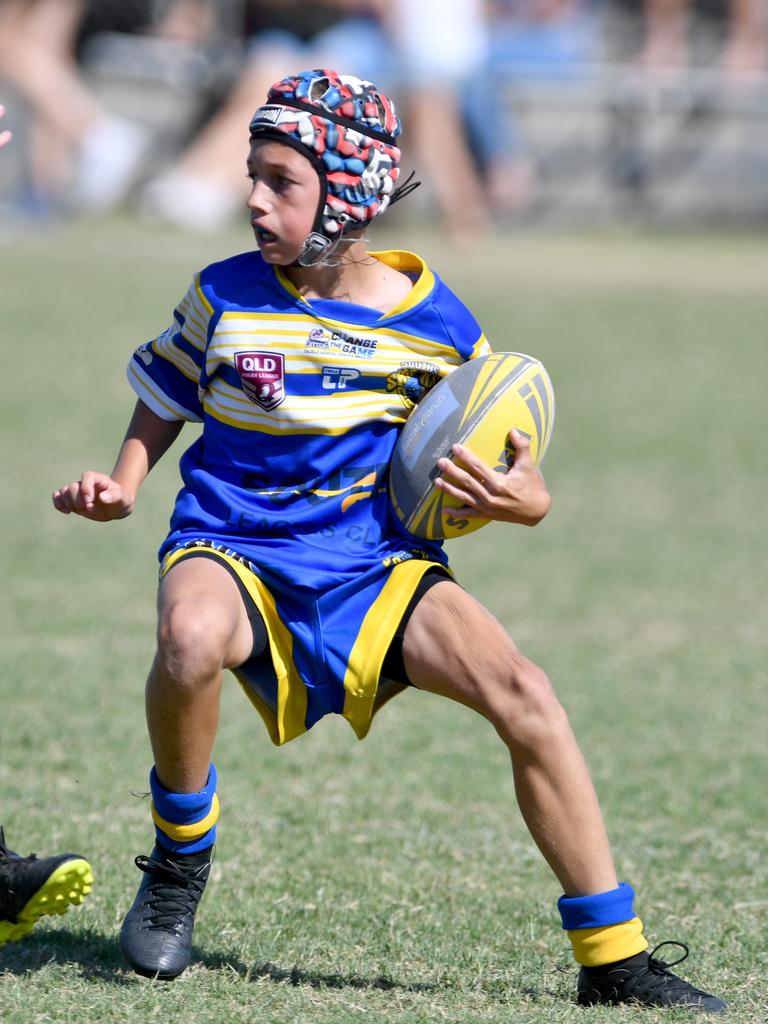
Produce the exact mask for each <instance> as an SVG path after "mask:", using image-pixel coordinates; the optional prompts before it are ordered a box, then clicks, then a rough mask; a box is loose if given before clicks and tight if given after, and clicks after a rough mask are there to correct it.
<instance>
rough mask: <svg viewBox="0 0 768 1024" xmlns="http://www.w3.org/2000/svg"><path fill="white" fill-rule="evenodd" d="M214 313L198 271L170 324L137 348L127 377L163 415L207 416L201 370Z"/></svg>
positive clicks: (195, 418) (177, 417)
mask: <svg viewBox="0 0 768 1024" xmlns="http://www.w3.org/2000/svg"><path fill="white" fill-rule="evenodd" d="M213 312H214V311H213V307H212V306H211V304H210V302H209V301H208V299H207V298H206V296H205V294H204V293H203V290H202V288H201V285H200V276H199V275H198V276H196V277H195V279H194V281H193V282H192V284H191V285H190V287H189V290H188V291H187V294H186V295H185V296H184V298H183V299H182V300H181V302H180V303H179V305H178V306H177V307H176V309H175V310H174V313H173V323H172V324H171V325H170V327H168V328H166V330H164V331H163V332H162V334H159V335H158V336H157V337H156V338H154V339H153V340H152V341H148V342H146V343H145V344H143V345H140V346H139V347H138V348H137V349H136V351H135V352H134V353H133V356H132V358H131V361H130V362H129V364H128V371H127V372H128V381H129V383H130V385H131V387H132V388H133V390H134V391H135V392H136V394H137V395H138V397H139V398H140V399H141V400H142V402H144V404H145V405H147V406H149V408H150V409H151V410H152V411H153V412H154V413H155V414H156V415H157V416H159V417H160V418H161V419H164V420H169V421H172V420H189V421H191V422H194V423H199V422H201V421H202V419H203V405H202V401H201V374H202V368H203V366H204V363H205V352H206V347H207V344H208V338H209V328H210V326H211V320H212V318H213Z"/></svg>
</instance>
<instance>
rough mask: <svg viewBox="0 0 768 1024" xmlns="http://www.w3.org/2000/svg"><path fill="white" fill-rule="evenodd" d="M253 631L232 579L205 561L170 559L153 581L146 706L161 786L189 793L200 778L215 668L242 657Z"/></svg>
mask: <svg viewBox="0 0 768 1024" xmlns="http://www.w3.org/2000/svg"><path fill="white" fill-rule="evenodd" d="M252 645H253V634H252V631H251V625H250V623H249V621H248V616H247V614H246V611H245V606H244V604H243V600H242V598H241V596H240V592H239V590H238V588H237V584H236V583H235V581H234V580H233V579H232V577H231V576H230V575H229V573H228V572H227V570H226V569H225V568H224V567H223V566H222V565H220V564H218V563H216V562H214V561H213V560H212V559H210V558H188V559H183V560H182V561H180V562H177V564H176V565H174V566H173V568H172V569H170V570H169V571H168V573H167V574H166V576H165V577H164V578H163V580H162V582H161V584H160V592H159V595H158V635H157V654H156V655H155V660H154V663H153V665H152V668H151V670H150V673H149V678H148V679H147V688H146V710H147V725H148V727H149V737H150V741H151V743H152V752H153V754H154V757H155V768H156V770H157V774H158V776H159V777H160V780H161V782H162V783H163V785H164V786H165V787H166V788H167V789H169V790H172V791H173V792H176V793H195V792H198V791H199V790H201V789H203V787H204V786H205V784H206V780H207V778H208V770H209V766H210V763H211V753H212V750H213V742H214V740H215V738H216V728H217V726H218V721H219V695H220V692H221V679H222V671H223V669H225V668H231V667H234V666H237V665H242V663H243V662H244V661H247V659H248V657H249V655H250V653H251V648H252Z"/></svg>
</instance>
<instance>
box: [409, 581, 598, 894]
mask: <svg viewBox="0 0 768 1024" xmlns="http://www.w3.org/2000/svg"><path fill="white" fill-rule="evenodd" d="M403 657H404V661H405V666H406V669H407V671H408V675H409V677H410V679H411V680H412V681H413V683H414V684H415V685H416V686H417V687H418V688H419V689H422V690H429V691H431V692H433V693H438V694H441V695H442V696H445V697H451V698H452V699H453V700H456V701H458V702H459V703H461V704H465V705H467V707H470V708H474V710H476V711H479V712H480V714H482V715H483V716H484V717H485V718H487V719H488V720H489V721H490V722H491V724H492V725H493V726H494V727H495V729H496V731H497V732H498V734H499V735H500V736H501V738H502V739H503V740H504V742H505V743H506V745H507V747H508V748H509V751H510V754H511V756H512V770H513V773H514V780H515V790H516V793H517V799H518V803H519V805H520V810H521V812H522V814H523V817H524V819H525V822H526V824H527V826H528V828H529V829H530V832H531V835H532V836H533V838H534V840H535V842H536V844H537V845H538V847H539V849H540V850H541V852H542V854H543V855H544V857H545V859H546V860H547V863H548V864H549V866H550V867H551V868H552V870H553V871H554V873H555V875H556V876H557V878H558V879H559V881H560V883H561V885H562V887H563V892H564V893H565V894H566V895H568V896H586V895H590V894H593V893H599V892H607V891H609V890H611V889H615V888H616V886H617V885H618V881H617V878H616V872H615V869H614V866H613V859H612V857H611V851H610V848H609V845H608V837H607V835H606V831H605V826H604V824H603V819H602V815H601V813H600V807H599V805H598V802H597V796H596V794H595V791H594V788H593V786H592V781H591V779H590V777H589V772H588V770H587V766H586V764H585V762H584V758H583V757H582V755H581V752H580V750H579V747H578V745H577V743H576V739H575V737H574V735H573V732H572V731H571V727H570V725H569V723H568V719H567V717H566V714H565V711H564V710H563V708H562V706H561V705H560V704H559V702H558V700H557V698H556V696H555V694H554V692H553V690H552V688H551V686H550V684H549V681H548V680H547V677H546V676H545V674H544V672H543V671H542V670H541V669H540V668H538V667H537V666H536V665H534V664H533V663H532V662H531V661H529V660H528V659H527V658H525V657H523V655H522V654H520V652H519V651H518V649H517V647H516V646H515V644H514V643H513V641H512V639H511V638H510V637H509V635H508V634H507V633H506V631H505V630H504V629H503V627H502V626H501V624H500V623H499V622H497V621H496V619H494V618H493V616H492V615H491V614H490V613H489V612H488V611H486V610H485V609H484V608H483V607H482V605H480V604H479V603H478V602H477V601H476V600H475V599H474V598H473V597H471V596H470V595H469V594H468V593H467V592H466V591H464V590H462V589H461V588H460V587H458V586H456V584H454V583H451V582H449V581H446V582H443V583H437V584H435V586H433V587H432V588H431V589H430V590H429V591H428V592H427V594H426V595H425V596H424V598H423V599H422V600H421V601H420V602H419V603H418V605H417V606H416V609H415V610H414V612H413V614H412V616H411V618H410V620H409V622H408V626H407V628H406V631H405V637H404V640H403Z"/></svg>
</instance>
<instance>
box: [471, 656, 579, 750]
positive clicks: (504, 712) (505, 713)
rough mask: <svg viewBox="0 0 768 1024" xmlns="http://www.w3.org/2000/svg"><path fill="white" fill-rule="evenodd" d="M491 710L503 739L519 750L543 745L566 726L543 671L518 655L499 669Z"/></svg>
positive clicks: (548, 742)
mask: <svg viewBox="0 0 768 1024" xmlns="http://www.w3.org/2000/svg"><path fill="white" fill-rule="evenodd" d="M490 711H491V714H490V715H489V717H490V719H491V722H492V723H493V725H494V726H495V728H496V730H497V732H498V733H499V734H500V735H501V736H502V738H503V739H504V740H505V742H507V744H508V745H509V746H510V747H516V748H518V749H522V750H537V749H540V748H543V747H544V746H546V745H547V744H551V743H552V742H553V741H556V737H557V736H558V734H559V733H561V731H562V730H563V729H568V728H569V726H568V720H567V718H566V714H565V711H564V710H563V707H562V705H561V704H560V702H559V700H558V699H557V695H556V693H555V691H554V688H553V687H552V684H551V683H550V681H549V678H548V676H547V674H546V672H544V670H543V669H541V668H539V666H538V665H535V664H534V663H533V662H532V661H529V660H528V659H527V658H524V657H522V656H520V655H518V656H517V657H516V658H515V659H514V660H513V662H512V663H511V664H509V665H507V666H505V667H504V668H503V669H502V670H501V671H500V674H499V678H498V681H497V683H496V686H495V690H494V696H493V699H492V702H491V705H490Z"/></svg>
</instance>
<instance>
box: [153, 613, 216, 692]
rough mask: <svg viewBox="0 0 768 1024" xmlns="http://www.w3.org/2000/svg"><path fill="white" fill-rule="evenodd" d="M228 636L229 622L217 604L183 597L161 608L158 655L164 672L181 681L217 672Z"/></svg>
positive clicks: (199, 678)
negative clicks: (218, 609)
mask: <svg viewBox="0 0 768 1024" xmlns="http://www.w3.org/2000/svg"><path fill="white" fill-rule="evenodd" d="M226 640H227V629H226V623H225V622H224V621H223V616H222V615H221V614H220V613H219V612H218V611H217V609H216V608H215V607H211V606H210V605H206V604H204V603H202V602H197V601H194V602H193V601H185V600H180V601H175V602H173V603H171V604H169V605H168V606H167V607H165V608H163V609H162V611H161V614H160V618H159V621H158V629H157V647H158V659H159V662H160V666H161V667H162V669H163V671H164V674H165V675H167V676H170V677H171V678H172V679H175V680H177V681H178V682H180V683H195V682H197V681H200V680H205V679H207V678H210V677H211V676H212V675H215V674H217V673H218V672H219V671H220V670H221V668H222V664H223V658H224V650H225V645H226Z"/></svg>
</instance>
